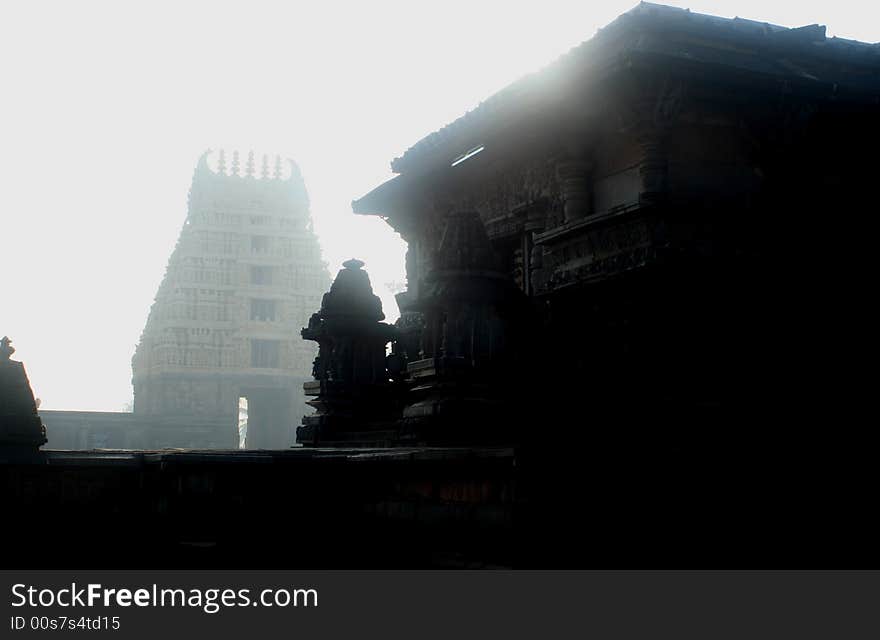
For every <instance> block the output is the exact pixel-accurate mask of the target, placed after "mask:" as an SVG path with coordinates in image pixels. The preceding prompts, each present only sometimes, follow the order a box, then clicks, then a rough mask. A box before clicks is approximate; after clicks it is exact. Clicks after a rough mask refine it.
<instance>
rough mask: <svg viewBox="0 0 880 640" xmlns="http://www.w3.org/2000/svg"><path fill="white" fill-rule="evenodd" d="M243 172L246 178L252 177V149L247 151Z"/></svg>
mask: <svg viewBox="0 0 880 640" xmlns="http://www.w3.org/2000/svg"><path fill="white" fill-rule="evenodd" d="M244 174H245V175H246V176H247V177H248V178H253V177H254V152H253V151H249V152H248V159H247V164H246V165H245V168H244Z"/></svg>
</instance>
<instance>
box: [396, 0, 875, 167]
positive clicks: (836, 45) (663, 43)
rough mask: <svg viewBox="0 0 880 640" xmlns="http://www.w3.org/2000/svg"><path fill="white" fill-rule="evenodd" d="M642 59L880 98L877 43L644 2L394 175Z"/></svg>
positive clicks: (442, 133)
mask: <svg viewBox="0 0 880 640" xmlns="http://www.w3.org/2000/svg"><path fill="white" fill-rule="evenodd" d="M638 54H648V55H652V56H655V57H665V58H672V59H679V60H683V61H688V62H690V63H694V62H696V63H703V64H707V65H720V66H723V67H728V68H731V69H733V70H741V71H747V72H752V73H758V74H765V75H768V76H770V77H772V76H777V77H781V78H794V79H798V80H804V81H810V82H815V83H823V84H827V85H828V86H830V87H833V88H834V90H836V89H837V87H838V86H846V87H849V88H851V89H853V90H856V91H857V92H859V93H863V92H869V93H871V94H873V95H877V96H880V43H878V44H867V43H863V42H858V41H855V40H847V39H844V38H837V37H834V38H827V37H826V35H825V27H824V26H821V25H817V24H813V25H808V26H804V27H799V28H788V27H781V26H778V25H772V24H768V23H765V22H757V21H754V20H745V19H742V18H732V19H730V18H719V17H716V16H710V15H704V14H699V13H692V12H691V11H690V10H688V9H679V8H675V7H669V6H665V5H659V4H652V3H647V2H642V3H640V4H639V5H637V6H636V7H635V8H633V9H632V10H630V11H628V12H626V13H624V14H623V15H621V16H619V17H618V18H617V19H616V20H614V21H613V22H612V23H611V24H609V25H608V26H606V27H604V28H603V29H600V30H599V31H598V33H597V34H596V35H595V36H594V37H593V38H592V39H590V40H587V41H586V42H584V43H582V44H580V45H578V46H576V47H574V48H573V49H572V50H571V51H569V52H568V53H566V54H564V55H563V56H561V57H560V58H559V59H557V60H556V61H555V62H553V63H551V64H550V65H548V66H547V67H545V68H544V69H542V70H540V71H538V72H536V73H532V74H530V75H527V76H525V77H523V78H521V79H520V80H518V81H516V82H514V83H513V84H511V85H509V86H508V87H506V88H504V89H502V90H501V91H499V92H498V93H496V94H494V95H492V96H491V97H489V98H487V99H486V100H485V101H483V102H482V103H480V105H479V106H477V107H476V108H475V109H473V110H472V111H469V112H468V113H466V114H465V115H463V116H461V117H460V118H458V119H457V120H455V121H454V122H452V123H451V124H448V125H447V126H445V127H443V128H442V129H440V130H439V131H435V132H434V133H432V134H430V135H428V136H426V137H425V138H423V139H422V140H420V141H418V142H417V143H416V144H414V145H413V146H412V147H410V148H409V149H408V150H407V151H406V152H405V153H404V154H403V155H402V156H401V157H399V158H396V159H395V160H394V161H392V163H391V168H392V170H393V171H394V172H395V173H406V172H408V171H412V170H415V169H416V167H417V166H418V165H420V164H422V162H423V160H425V159H426V158H427V157H429V156H433V155H434V154H436V153H438V152H440V151H441V150H443V148H445V147H447V146H449V144H450V143H451V142H454V141H455V140H457V139H458V138H460V137H463V135H462V134H464V132H465V131H473V130H474V129H476V128H479V127H481V126H484V125H486V124H489V123H490V122H492V121H494V120H496V119H498V118H500V117H503V116H504V115H505V114H506V113H507V112H508V110H509V109H510V108H511V106H512V105H513V104H515V103H518V102H521V101H523V100H524V99H527V98H529V97H531V96H534V95H536V94H537V93H539V92H540V91H541V90H542V89H543V88H545V87H546V86H547V85H548V81H549V82H553V81H554V80H556V79H562V78H563V77H568V74H570V73H572V71H574V72H577V71H580V70H582V69H586V68H590V67H592V68H595V67H597V66H603V65H606V66H607V65H612V64H614V63H615V62H620V61H621V60H622V59H624V58H626V57H628V56H633V55H638ZM447 151H449V149H447ZM464 151H465V150H464V149H461V150H456V151H455V152H454V153H458V152H464ZM447 155H448V154H447ZM453 159H454V158H449V161H450V162H451V161H452V160H453Z"/></svg>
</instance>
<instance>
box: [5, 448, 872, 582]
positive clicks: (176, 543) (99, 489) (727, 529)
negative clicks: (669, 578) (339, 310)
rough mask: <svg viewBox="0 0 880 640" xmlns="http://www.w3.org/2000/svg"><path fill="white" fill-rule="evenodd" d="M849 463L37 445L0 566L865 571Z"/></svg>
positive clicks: (818, 456)
mask: <svg viewBox="0 0 880 640" xmlns="http://www.w3.org/2000/svg"><path fill="white" fill-rule="evenodd" d="M864 453H865V454H867V455H859V456H856V457H853V458H851V460H845V459H842V458H840V457H839V456H838V455H837V454H836V453H835V450H834V449H826V450H823V449H822V447H811V448H809V449H798V448H796V447H790V448H789V449H788V450H780V449H779V448H778V447H777V448H775V449H773V450H772V451H767V452H765V453H762V452H761V451H760V450H757V451H755V450H754V448H750V450H749V452H748V455H746V452H745V451H743V453H742V455H740V454H737V453H736V449H735V448H732V447H731V446H727V448H726V449H725V448H724V443H723V442H719V443H718V444H717V446H716V447H715V448H714V449H709V450H707V449H706V448H705V447H703V448H701V449H700V451H699V454H697V452H695V451H688V450H683V449H680V448H676V447H666V448H664V447H662V446H661V447H656V446H655V447H651V448H648V449H644V450H638V449H634V448H633V447H632V446H625V443H618V444H617V446H614V445H612V444H608V445H607V446H600V447H592V448H590V449H580V448H578V447H565V446H562V445H560V446H549V445H548V446H545V447H531V448H529V449H528V450H522V451H517V450H515V449H512V448H445V449H444V448H420V449H393V450H389V449H384V450H381V449H376V450H365V449H356V450H321V449H295V450H288V451H246V452H243V451H176V450H169V451H152V452H151V451H109V450H98V451H53V450H48V451H44V452H41V453H39V454H38V455H36V456H29V457H28V456H26V457H19V458H17V459H15V458H10V457H9V456H7V458H6V460H5V462H4V463H3V464H0V488H2V492H3V493H2V502H3V525H4V529H5V534H6V538H7V540H8V542H7V545H6V546H5V551H4V554H3V562H2V564H3V565H4V566H5V567H7V568H37V567H62V568H83V567H89V568H105V567H106V568H190V567H192V568H195V567H208V568H236V567H242V568H244V567H248V568H343V567H345V568H401V567H403V568H422V567H518V568H532V567H541V568H550V567H553V568H576V567H577V568H867V567H877V566H880V563H878V562H877V550H876V544H875V542H876V539H877V525H876V524H875V521H874V512H875V511H876V491H875V487H876V467H874V466H873V465H870V464H864V463H863V462H860V461H863V460H867V459H870V457H871V454H870V452H864Z"/></svg>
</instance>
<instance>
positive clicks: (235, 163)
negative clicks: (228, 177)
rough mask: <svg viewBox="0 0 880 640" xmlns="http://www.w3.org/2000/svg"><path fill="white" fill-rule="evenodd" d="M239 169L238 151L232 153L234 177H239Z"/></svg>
mask: <svg viewBox="0 0 880 640" xmlns="http://www.w3.org/2000/svg"><path fill="white" fill-rule="evenodd" d="M238 167H239V163H238V151H233V152H232V175H234V176H237V175H239V170H238Z"/></svg>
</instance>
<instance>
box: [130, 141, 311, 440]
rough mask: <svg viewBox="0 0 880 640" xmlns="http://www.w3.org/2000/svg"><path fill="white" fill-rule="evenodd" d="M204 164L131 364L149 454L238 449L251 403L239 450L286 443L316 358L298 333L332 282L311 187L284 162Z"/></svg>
mask: <svg viewBox="0 0 880 640" xmlns="http://www.w3.org/2000/svg"><path fill="white" fill-rule="evenodd" d="M208 157H209V154H207V153H206V154H205V155H203V156H202V158H201V160H200V161H199V164H198V166H197V167H196V170H195V175H194V176H193V182H192V188H191V189H190V194H189V212H188V214H187V218H186V222H185V224H184V226H183V230H182V231H181V233H180V238H179V240H178V242H177V246H176V247H175V249H174V252H173V254H172V255H171V258H170V260H169V261H168V268H167V270H166V272H165V278H164V279H163V281H162V284H161V285H160V286H159V291H158V293H157V294H156V300H155V302H154V303H153V306H152V308H151V309H150V315H149V318H148V319H147V323H146V327H145V328H144V331H143V334H142V335H141V340H140V343H139V344H138V347H137V351H136V352H135V355H134V358H132V370H133V374H134V375H133V378H132V383H133V385H134V414H135V416H136V417H137V418H141V419H145V420H147V421H148V422H149V423H150V424H151V426H152V433H153V434H154V435H153V442H152V443H151V444H150V446H151V447H157V446H182V447H194V448H233V447H237V446H238V445H239V441H240V436H239V406H240V404H244V403H240V399H241V398H246V399H247V404H246V406H247V434H246V437H244V438H242V440H243V442H242V444H244V445H245V446H247V447H248V448H281V447H285V446H290V445H291V444H292V443H293V429H294V428H295V426H296V423H297V422H299V417H300V416H302V415H303V413H304V412H305V410H306V406H305V404H304V401H305V398H304V396H303V394H302V384H303V382H304V381H305V380H306V379H307V377H308V374H309V371H310V369H311V364H312V359H313V358H314V355H315V354H314V350H313V349H312V348H311V347H310V346H309V344H308V343H306V342H304V341H302V340H300V339H298V336H297V335H296V333H295V332H294V331H293V330H292V329H293V328H295V327H297V326H301V325H302V324H303V323H304V322H305V321H306V320H307V318H308V316H309V313H310V312H311V310H312V308H313V307H314V306H315V305H316V304H317V302H318V301H319V300H320V297H321V294H322V293H323V291H324V290H325V289H326V287H327V284H328V282H329V279H328V277H327V273H326V267H325V266H324V264H323V263H322V262H321V252H320V247H319V246H318V241H317V238H316V236H315V235H314V233H313V232H312V225H311V219H310V216H309V209H308V205H309V202H308V196H307V195H306V191H305V185H304V184H303V180H302V177H301V176H300V173H299V169H298V168H297V167H296V165H295V164H293V163H292V162H291V163H289V167H285V166H283V165H282V162H281V159H280V158H277V157H276V159H275V162H274V166H273V167H271V168H270V166H269V159H268V158H267V157H266V156H263V158H262V162H261V166H260V167H259V168H257V167H256V166H255V160H254V154H253V152H251V153H250V154H249V155H248V158H247V160H246V162H245V166H244V167H240V160H239V156H238V152H234V153H233V155H232V159H231V166H230V168H229V171H228V172H227V169H226V155H225V153H224V151H222V150H221V151H220V152H219V154H218V158H217V168H216V170H212V169H211V168H210V167H209V165H208ZM258 171H259V175H257V172H258ZM285 172H287V175H284V174H285Z"/></svg>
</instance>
